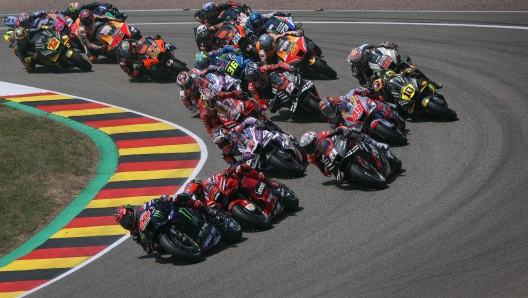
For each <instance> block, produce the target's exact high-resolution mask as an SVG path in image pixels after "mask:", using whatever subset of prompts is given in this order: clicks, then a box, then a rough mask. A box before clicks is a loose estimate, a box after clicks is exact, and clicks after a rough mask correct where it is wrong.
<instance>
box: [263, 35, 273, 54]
mask: <svg viewBox="0 0 528 298" xmlns="http://www.w3.org/2000/svg"><path fill="white" fill-rule="evenodd" d="M259 43H260V47H261V48H262V49H263V50H264V51H266V52H267V51H269V50H272V49H273V48H274V47H275V40H273V37H271V35H269V34H262V35H261V36H260V38H259Z"/></svg>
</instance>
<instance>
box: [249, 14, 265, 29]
mask: <svg viewBox="0 0 528 298" xmlns="http://www.w3.org/2000/svg"><path fill="white" fill-rule="evenodd" d="M249 24H250V25H251V27H253V29H255V31H256V32H259V31H260V30H262V27H263V26H264V21H263V20H262V15H261V14H260V13H258V12H254V13H252V14H251V15H250V16H249Z"/></svg>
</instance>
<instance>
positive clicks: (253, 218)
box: [231, 205, 271, 230]
mask: <svg viewBox="0 0 528 298" xmlns="http://www.w3.org/2000/svg"><path fill="white" fill-rule="evenodd" d="M231 214H233V217H235V218H236V219H237V220H239V221H240V223H242V224H243V225H245V226H247V227H250V228H254V229H257V230H267V229H269V228H271V220H270V219H269V217H266V216H265V215H264V214H263V213H262V211H261V213H260V214H255V213H253V212H251V211H249V210H247V209H246V208H244V207H242V206H240V205H235V206H233V208H232V209H231Z"/></svg>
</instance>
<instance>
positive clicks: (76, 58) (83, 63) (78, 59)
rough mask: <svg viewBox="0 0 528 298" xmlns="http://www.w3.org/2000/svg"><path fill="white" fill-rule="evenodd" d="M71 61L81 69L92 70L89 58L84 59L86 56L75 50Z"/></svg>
mask: <svg viewBox="0 0 528 298" xmlns="http://www.w3.org/2000/svg"><path fill="white" fill-rule="evenodd" d="M70 62H71V63H73V65H75V67H78V68H79V69H80V70H83V71H90V70H92V64H91V63H90V62H89V61H88V60H86V59H84V57H83V56H81V55H80V54H79V53H76V52H73V54H72V55H71V57H70Z"/></svg>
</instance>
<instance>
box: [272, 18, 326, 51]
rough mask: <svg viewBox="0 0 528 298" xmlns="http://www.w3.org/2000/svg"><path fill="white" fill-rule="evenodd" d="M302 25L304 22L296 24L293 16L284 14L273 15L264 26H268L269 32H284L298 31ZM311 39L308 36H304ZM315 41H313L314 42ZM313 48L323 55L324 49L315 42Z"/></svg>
mask: <svg viewBox="0 0 528 298" xmlns="http://www.w3.org/2000/svg"><path fill="white" fill-rule="evenodd" d="M301 27H302V23H300V22H299V23H297V24H295V23H294V22H293V17H291V16H290V17H284V16H272V17H270V18H268V19H267V20H266V23H264V28H266V32H267V33H274V34H282V33H284V32H287V31H296V30H298V29H300V28H301ZM304 38H305V39H307V40H308V41H309V42H310V41H311V40H309V39H308V38H307V37H304ZM312 43H313V42H312ZM313 50H314V52H315V54H316V55H317V56H319V57H320V56H321V55H323V51H322V50H321V48H320V47H319V46H317V45H316V44H315V43H313Z"/></svg>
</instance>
